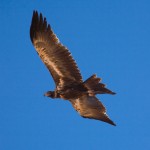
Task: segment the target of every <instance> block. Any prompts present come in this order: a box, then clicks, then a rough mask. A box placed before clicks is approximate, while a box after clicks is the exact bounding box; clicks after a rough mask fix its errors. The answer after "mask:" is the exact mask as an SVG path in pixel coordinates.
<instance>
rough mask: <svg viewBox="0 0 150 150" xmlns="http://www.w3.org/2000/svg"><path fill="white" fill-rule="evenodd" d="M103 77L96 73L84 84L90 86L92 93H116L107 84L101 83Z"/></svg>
mask: <svg viewBox="0 0 150 150" xmlns="http://www.w3.org/2000/svg"><path fill="white" fill-rule="evenodd" d="M100 81H101V78H98V77H97V76H96V75H95V74H94V75H92V76H91V77H89V78H88V79H87V80H85V81H84V83H83V84H84V85H85V86H86V87H87V88H88V90H89V93H90V94H91V95H95V94H116V93H114V92H112V91H111V90H109V89H107V88H105V84H103V83H100Z"/></svg>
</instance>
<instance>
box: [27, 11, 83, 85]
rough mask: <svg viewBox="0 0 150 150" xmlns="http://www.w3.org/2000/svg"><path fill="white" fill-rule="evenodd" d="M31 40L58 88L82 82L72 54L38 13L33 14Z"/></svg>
mask: <svg viewBox="0 0 150 150" xmlns="http://www.w3.org/2000/svg"><path fill="white" fill-rule="evenodd" d="M30 38H31V41H32V43H33V45H34V47H35V49H36V51H37V53H38V54H39V56H40V58H41V59H42V61H43V62H44V64H45V65H46V66H47V68H48V70H49V71H50V73H51V75H52V77H53V79H54V81H55V83H56V85H57V86H58V85H59V86H62V85H64V84H65V85H66V84H68V83H69V84H70V83H71V82H79V83H80V82H82V77H81V74H80V71H79V69H78V67H77V65H76V63H75V61H74V59H73V58H72V56H71V54H70V52H69V51H68V49H67V48H66V47H65V46H63V45H62V44H61V43H60V42H59V40H58V38H57V37H56V35H55V34H54V33H53V31H52V29H51V27H50V25H48V24H47V21H46V18H43V16H42V14H40V15H39V14H38V12H37V11H34V12H33V17H32V23H31V27H30ZM68 81H69V82H68Z"/></svg>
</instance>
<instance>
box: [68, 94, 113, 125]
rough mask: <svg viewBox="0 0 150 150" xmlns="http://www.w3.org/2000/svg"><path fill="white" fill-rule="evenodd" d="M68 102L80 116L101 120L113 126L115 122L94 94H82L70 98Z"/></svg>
mask: <svg viewBox="0 0 150 150" xmlns="http://www.w3.org/2000/svg"><path fill="white" fill-rule="evenodd" d="M70 102H71V103H72V106H73V107H74V108H75V110H76V111H77V112H79V114H80V115H81V116H82V117H84V118H89V119H96V120H101V121H104V122H107V123H109V124H111V125H114V126H115V123H114V122H113V121H112V120H110V119H109V117H108V115H107V114H106V109H105V107H104V106H103V104H102V103H101V102H100V101H99V100H98V99H97V98H96V97H95V96H88V95H84V96H82V97H80V98H78V99H74V100H70Z"/></svg>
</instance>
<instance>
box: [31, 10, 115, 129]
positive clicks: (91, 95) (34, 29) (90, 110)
mask: <svg viewBox="0 0 150 150" xmlns="http://www.w3.org/2000/svg"><path fill="white" fill-rule="evenodd" d="M30 38H31V41H32V44H33V46H34V48H35V49H36V51H37V53H38V55H39V56H40V58H41V60H42V61H43V63H44V64H45V65H46V67H47V68H48V70H49V72H50V74H51V76H52V77H53V79H54V82H55V85H56V87H55V90H54V91H48V92H46V93H45V94H44V95H45V96H47V97H50V98H53V99H55V98H61V99H63V100H68V101H69V102H71V104H72V106H73V107H74V109H75V110H76V111H77V112H78V113H79V114H80V115H81V116H82V117H84V118H89V119H96V120H100V121H103V122H106V123H109V124H111V125H114V126H116V124H115V123H114V122H113V121H112V120H111V119H110V118H109V117H108V115H107V114H106V108H105V107H104V105H103V104H102V103H101V102H100V101H99V100H98V99H97V97H96V94H112V95H114V94H115V93H114V92H112V91H111V90H109V89H107V88H106V87H105V84H103V83H101V78H98V77H97V76H96V74H94V75H92V76H91V77H89V78H88V79H87V80H85V81H83V79H82V76H81V73H80V71H79V68H78V67H77V64H76V62H75V60H74V59H73V57H72V55H71V53H70V51H69V50H68V49H67V48H66V47H65V46H64V45H62V44H61V43H60V41H59V39H58V38H57V36H56V35H55V34H54V32H53V31H52V29H51V26H50V24H48V23H47V20H46V18H45V17H43V15H42V13H38V11H33V16H32V21H31V26H30Z"/></svg>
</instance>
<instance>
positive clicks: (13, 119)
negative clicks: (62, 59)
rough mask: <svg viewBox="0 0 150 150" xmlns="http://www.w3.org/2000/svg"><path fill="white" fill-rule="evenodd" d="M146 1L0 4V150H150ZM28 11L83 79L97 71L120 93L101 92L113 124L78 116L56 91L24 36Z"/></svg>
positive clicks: (7, 0)
mask: <svg viewBox="0 0 150 150" xmlns="http://www.w3.org/2000/svg"><path fill="white" fill-rule="evenodd" d="M149 8H150V1H148V0H126V1H123V0H114V1H111V0H105V1H99V0H92V1H90V0H85V1H84V0H82V1H81V0H80V1H79V0H76V1H70V0H63V1H58V0H55V1H52V0H49V1H29V0H26V1H15V0H11V1H10V0H2V1H1V2H0V14H1V15H0V18H1V19H0V35H1V36H0V41H1V47H0V49H1V55H0V70H1V73H0V77H1V78H0V90H1V94H0V149H1V150H10V149H14V150H20V149H21V150H33V149H36V150H41V149H43V150H50V149H53V150H60V149H70V150H81V149H86V150H92V149H94V150H99V149H101V150H110V149H112V150H113V149H115V150H120V149H121V150H127V149H128V150H131V149H132V150H133V149H136V150H141V149H143V148H144V150H149V149H150V142H149V141H150V109H149V106H150V92H149V85H150V79H149V76H150V59H149V56H150V9H149ZM33 10H38V11H39V12H42V14H43V15H44V16H45V17H46V18H47V21H48V22H49V23H50V24H51V26H52V28H53V30H54V32H55V33H56V34H57V36H58V38H59V39H60V41H61V42H62V43H63V44H64V45H65V46H67V47H68V49H69V50H70V51H71V53H72V55H73V57H74V59H75V60H76V62H77V64H78V66H79V68H80V70H81V73H82V76H83V79H86V78H88V77H89V76H91V75H92V74H94V73H96V74H97V75H98V76H99V77H101V78H102V79H103V80H102V81H103V83H105V84H106V85H107V87H108V88H110V89H111V90H113V91H115V92H116V93H117V95H115V96H111V95H98V98H99V99H101V101H102V102H103V104H104V105H105V106H106V108H107V113H108V115H109V116H110V118H111V119H112V120H113V121H114V122H115V123H116V124H117V126H116V127H113V126H111V125H109V124H106V123H103V122H100V121H95V120H89V119H83V118H82V117H80V116H79V115H78V114H77V113H76V112H75V110H74V109H73V108H72V106H71V104H70V103H69V102H67V101H62V100H59V99H58V100H51V99H49V98H46V97H44V96H43V94H44V93H45V92H46V91H48V90H53V89H54V88H55V85H54V82H53V79H52V77H51V76H50V75H49V72H48V70H47V69H46V67H45V66H44V65H43V63H42V62H41V60H40V59H39V57H38V55H37V53H36V51H35V49H34V47H33V46H32V44H31V41H30V38H29V28H30V23H31V17H32V12H33Z"/></svg>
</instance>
